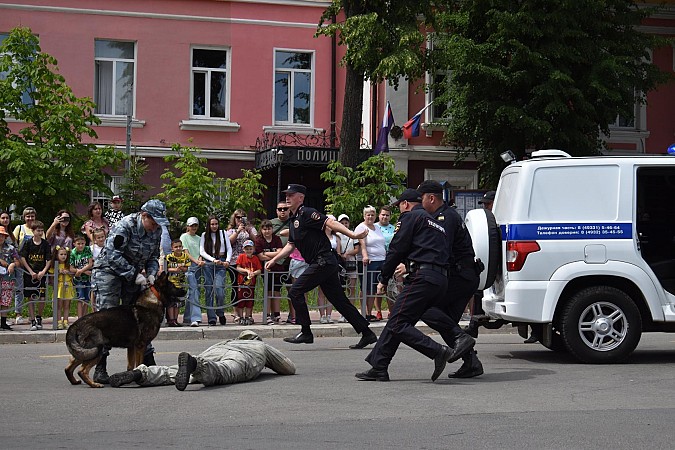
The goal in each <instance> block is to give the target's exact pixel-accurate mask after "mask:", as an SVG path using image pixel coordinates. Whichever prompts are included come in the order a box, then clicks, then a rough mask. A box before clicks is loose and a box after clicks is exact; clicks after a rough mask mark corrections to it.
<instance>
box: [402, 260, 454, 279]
mask: <svg viewBox="0 0 675 450" xmlns="http://www.w3.org/2000/svg"><path fill="white" fill-rule="evenodd" d="M408 267H409V272H410V273H411V274H413V273H415V272H417V271H418V270H422V269H428V270H433V271H434V272H438V273H440V274H441V275H443V276H444V277H447V276H448V269H446V268H445V267H443V266H439V265H438V264H431V263H417V262H415V261H410V262H409V263H408Z"/></svg>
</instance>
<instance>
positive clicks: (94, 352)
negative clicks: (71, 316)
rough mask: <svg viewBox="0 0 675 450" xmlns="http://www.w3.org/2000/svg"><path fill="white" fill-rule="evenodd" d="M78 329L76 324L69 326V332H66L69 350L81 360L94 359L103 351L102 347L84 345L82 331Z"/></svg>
mask: <svg viewBox="0 0 675 450" xmlns="http://www.w3.org/2000/svg"><path fill="white" fill-rule="evenodd" d="M78 330H79V327H77V326H75V324H73V326H71V327H70V328H68V332H67V333H66V347H68V351H69V352H70V354H71V355H73V357H74V358H75V359H78V360H80V361H88V360H90V359H94V358H95V357H96V356H98V354H99V353H100V352H101V350H102V347H100V346H96V347H90V348H86V347H83V346H82V344H81V343H80V340H79V335H80V333H79V331H78Z"/></svg>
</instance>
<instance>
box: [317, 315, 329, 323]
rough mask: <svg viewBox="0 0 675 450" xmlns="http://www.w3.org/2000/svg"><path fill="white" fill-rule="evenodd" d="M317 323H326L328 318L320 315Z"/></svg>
mask: <svg viewBox="0 0 675 450" xmlns="http://www.w3.org/2000/svg"><path fill="white" fill-rule="evenodd" d="M319 323H328V318H327V317H326V316H321V319H319Z"/></svg>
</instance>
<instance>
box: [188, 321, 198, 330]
mask: <svg viewBox="0 0 675 450" xmlns="http://www.w3.org/2000/svg"><path fill="white" fill-rule="evenodd" d="M190 326H191V327H193V328H196V327H198V326H199V322H197V321H196V320H195V321H194V322H192V323H191V324H190Z"/></svg>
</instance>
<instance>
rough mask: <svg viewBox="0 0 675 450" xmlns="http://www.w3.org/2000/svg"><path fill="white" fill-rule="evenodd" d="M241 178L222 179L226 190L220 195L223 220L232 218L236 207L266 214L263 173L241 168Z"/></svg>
mask: <svg viewBox="0 0 675 450" xmlns="http://www.w3.org/2000/svg"><path fill="white" fill-rule="evenodd" d="M241 174H242V176H241V177H240V178H226V179H224V180H222V185H223V188H224V192H222V193H221V195H220V202H219V205H218V208H217V212H218V214H217V215H218V217H220V218H221V220H226V221H229V220H230V215H231V214H232V213H233V212H234V210H235V209H242V210H244V211H247V212H252V213H254V214H265V208H264V207H263V201H262V199H263V195H264V194H265V189H267V186H265V185H264V184H263V183H262V181H261V180H262V174H261V173H260V172H258V171H257V170H248V169H241Z"/></svg>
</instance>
